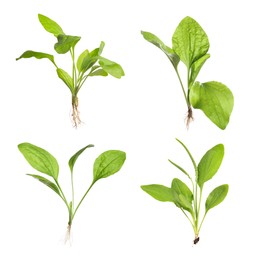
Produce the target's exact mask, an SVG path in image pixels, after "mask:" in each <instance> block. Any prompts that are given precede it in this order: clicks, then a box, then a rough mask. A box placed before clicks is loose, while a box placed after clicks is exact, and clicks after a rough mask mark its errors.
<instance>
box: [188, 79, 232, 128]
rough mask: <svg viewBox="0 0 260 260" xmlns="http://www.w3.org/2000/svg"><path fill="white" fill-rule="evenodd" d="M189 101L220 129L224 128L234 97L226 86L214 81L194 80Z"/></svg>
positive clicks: (227, 121)
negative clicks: (202, 81) (200, 81)
mask: <svg viewBox="0 0 260 260" xmlns="http://www.w3.org/2000/svg"><path fill="white" fill-rule="evenodd" d="M190 102H191V104H192V106H193V107H194V108H197V109H201V110H202V111H203V112H204V114H205V115H206V116H207V117H208V118H209V119H210V120H211V121H212V122H213V123H214V124H215V125H217V126H218V127H219V128H220V129H222V130H224V129H225V128H226V126H227V125H228V123H229V118H230V115H231V112H232V110H233V106H234V97H233V94H232V92H231V91H230V90H229V88H228V87H227V86H225V85H224V84H222V83H219V82H216V81H210V82H206V83H199V82H195V83H194V84H193V86H192V87H191V90H190Z"/></svg>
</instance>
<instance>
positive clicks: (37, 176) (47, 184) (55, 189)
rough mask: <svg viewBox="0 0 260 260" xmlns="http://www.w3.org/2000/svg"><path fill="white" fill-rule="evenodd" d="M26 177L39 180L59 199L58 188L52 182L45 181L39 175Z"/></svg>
mask: <svg viewBox="0 0 260 260" xmlns="http://www.w3.org/2000/svg"><path fill="white" fill-rule="evenodd" d="M27 175H28V176H31V177H33V178H35V179H37V180H39V181H40V182H42V183H43V184H45V185H46V186H48V187H49V188H51V189H52V190H53V191H55V192H56V193H57V194H58V195H59V196H60V197H61V194H60V191H59V188H58V187H57V185H56V184H54V183H53V182H51V181H49V180H48V179H46V178H44V177H42V176H40V175H35V174H27Z"/></svg>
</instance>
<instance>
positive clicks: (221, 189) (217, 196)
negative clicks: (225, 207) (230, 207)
mask: <svg viewBox="0 0 260 260" xmlns="http://www.w3.org/2000/svg"><path fill="white" fill-rule="evenodd" d="M227 193H228V184H223V185H221V186H218V187H217V188H215V189H214V190H213V191H212V192H211V193H210V194H209V196H208V198H207V200H206V205H205V206H206V212H208V211H209V210H210V209H212V208H214V207H216V206H217V205H218V204H220V203H221V202H222V201H223V200H224V199H225V198H226V196H227Z"/></svg>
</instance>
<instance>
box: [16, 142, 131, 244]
mask: <svg viewBox="0 0 260 260" xmlns="http://www.w3.org/2000/svg"><path fill="white" fill-rule="evenodd" d="M91 147H93V145H92V144H90V145H87V146H85V147H84V148H82V149H80V150H79V151H78V152H76V153H75V154H74V155H73V156H72V157H71V158H70V160H69V162H68V164H69V168H70V173H71V191H72V198H71V200H70V201H69V200H68V199H67V197H66V196H65V194H64V192H63V191H62V188H61V186H60V184H59V181H58V177H59V164H58V162H57V160H56V159H55V158H54V156H53V155H51V154H50V153H49V152H47V151H46V150H44V149H42V148H40V147H37V146H35V145H33V144H30V143H21V144H19V145H18V149H19V150H20V152H21V153H22V154H23V156H24V157H25V159H26V160H27V162H28V163H29V164H30V165H31V166H32V167H33V168H34V169H35V170H37V171H39V172H41V173H44V174H46V175H48V178H45V177H43V176H41V175H37V174H27V175H29V176H31V177H33V178H35V179H37V180H39V181H40V182H42V183H43V184H45V185H46V186H48V187H49V188H50V189H52V190H53V191H54V192H55V193H56V194H57V195H58V196H59V197H60V198H61V199H62V200H63V202H64V203H65V205H66V207H67V210H68V213H69V221H68V227H67V239H66V241H67V240H68V239H69V238H70V232H71V226H72V222H73V220H74V217H75V214H76V212H77V211H78V209H79V207H80V205H81V203H82V202H83V200H84V198H85V197H86V195H87V194H88V192H89V191H90V189H91V188H92V187H93V185H94V184H95V183H96V182H97V181H98V180H100V179H102V178H107V177H109V176H110V175H113V174H115V173H116V172H118V171H119V170H120V169H121V167H122V166H123V164H124V162H125V159H126V154H125V152H122V151H119V150H108V151H106V152H104V153H102V154H101V155H99V156H98V157H97V158H96V160H95V162H94V165H93V180H92V183H91V184H90V186H89V188H88V189H87V191H86V192H85V193H84V195H83V196H82V198H81V200H80V201H79V202H78V204H77V205H75V201H74V181H73V179H74V171H73V169H74V165H75V163H76V161H77V159H78V157H79V156H80V155H81V154H82V153H83V152H84V151H85V150H86V149H88V148H91ZM50 178H52V180H50Z"/></svg>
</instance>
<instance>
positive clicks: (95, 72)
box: [89, 69, 108, 77]
mask: <svg viewBox="0 0 260 260" xmlns="http://www.w3.org/2000/svg"><path fill="white" fill-rule="evenodd" d="M107 75H108V73H107V72H106V71H104V70H103V69H99V70H95V71H93V72H91V73H90V74H89V76H91V77H92V76H103V77H106V76H107Z"/></svg>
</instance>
